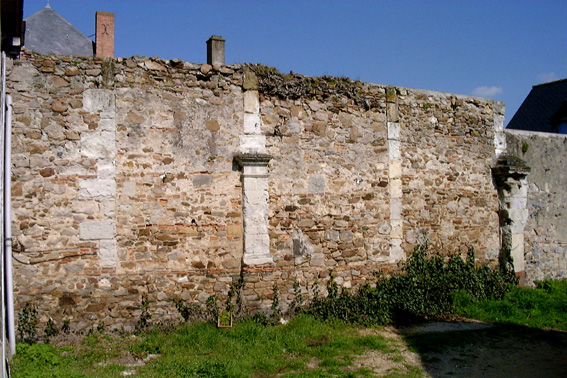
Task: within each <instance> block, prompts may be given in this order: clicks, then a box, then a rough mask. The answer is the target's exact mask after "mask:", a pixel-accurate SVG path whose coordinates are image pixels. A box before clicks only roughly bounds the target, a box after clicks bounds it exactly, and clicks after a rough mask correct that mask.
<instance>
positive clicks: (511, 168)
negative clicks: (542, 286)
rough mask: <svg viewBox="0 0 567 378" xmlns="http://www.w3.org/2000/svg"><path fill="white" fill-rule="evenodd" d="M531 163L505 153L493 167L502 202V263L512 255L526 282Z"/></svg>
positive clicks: (517, 269) (499, 197)
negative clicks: (528, 176) (525, 248)
mask: <svg viewBox="0 0 567 378" xmlns="http://www.w3.org/2000/svg"><path fill="white" fill-rule="evenodd" d="M529 172H530V167H528V166H526V162H525V161H523V160H521V159H518V158H516V157H513V156H506V155H504V156H501V157H500V158H499V159H498V163H497V164H496V166H495V167H493V168H492V174H493V176H494V181H495V182H496V185H497V189H498V199H499V202H500V210H499V217H500V263H501V264H506V263H508V262H509V261H510V258H511V259H512V263H513V266H514V272H516V275H517V276H519V277H520V283H521V284H523V283H524V278H525V269H524V228H525V226H526V221H527V220H528V215H529V214H528V209H527V203H528V198H527V196H528V180H527V175H528V174H529Z"/></svg>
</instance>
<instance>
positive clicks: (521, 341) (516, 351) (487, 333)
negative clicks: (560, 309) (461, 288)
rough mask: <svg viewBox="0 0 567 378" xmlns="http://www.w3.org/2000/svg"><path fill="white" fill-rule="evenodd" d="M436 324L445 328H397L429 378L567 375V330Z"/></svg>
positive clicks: (562, 377) (544, 377) (527, 377)
mask: <svg viewBox="0 0 567 378" xmlns="http://www.w3.org/2000/svg"><path fill="white" fill-rule="evenodd" d="M436 324H437V325H438V326H439V327H438V328H437V329H443V328H448V329H449V330H445V331H441V332H439V331H436V332H430V330H432V329H436V328H435V327H431V324H430V325H428V326H424V327H412V328H407V329H402V330H401V334H402V335H403V337H404V339H405V340H406V342H407V344H408V345H409V347H410V349H411V350H412V351H414V352H416V353H418V354H419V355H420V357H421V361H422V364H423V367H424V368H425V370H426V371H427V372H428V374H429V375H430V376H431V377H434V378H438V377H494V378H500V377H501V378H504V377H506V378H510V377H526V378H538V377H542V378H554V377H561V378H565V377H567V332H563V331H555V330H539V329H533V328H528V327H522V326H515V325H504V324H497V325H494V326H491V327H483V328H482V327H478V326H476V327H475V326H467V324H466V323H459V324H460V325H463V324H464V326H461V327H454V328H456V329H457V330H451V329H454V328H451V327H450V326H446V327H443V325H444V324H447V323H436ZM469 324H475V323H469ZM449 325H450V323H449ZM477 325H478V323H477ZM467 328H470V329H468V330H467Z"/></svg>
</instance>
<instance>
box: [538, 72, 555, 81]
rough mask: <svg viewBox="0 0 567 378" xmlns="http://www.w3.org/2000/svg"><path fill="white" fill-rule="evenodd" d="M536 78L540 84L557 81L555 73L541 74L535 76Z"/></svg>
mask: <svg viewBox="0 0 567 378" xmlns="http://www.w3.org/2000/svg"><path fill="white" fill-rule="evenodd" d="M537 78H538V80H539V81H540V83H549V82H550V81H555V80H559V78H558V77H557V75H556V74H555V72H550V73H542V74H539V75H537Z"/></svg>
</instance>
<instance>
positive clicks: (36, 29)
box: [25, 5, 94, 56]
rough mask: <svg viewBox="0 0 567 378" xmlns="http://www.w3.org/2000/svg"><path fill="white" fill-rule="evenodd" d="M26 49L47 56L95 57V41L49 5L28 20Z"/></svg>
mask: <svg viewBox="0 0 567 378" xmlns="http://www.w3.org/2000/svg"><path fill="white" fill-rule="evenodd" d="M25 47H26V48H27V49H28V50H31V51H36V52H38V53H41V54H46V55H47V54H61V55H74V56H93V55H94V53H93V51H94V50H93V41H91V40H90V39H89V38H88V37H87V36H86V35H84V34H83V33H81V32H80V31H79V30H78V29H77V28H76V27H74V26H73V25H71V24H70V23H69V22H68V21H67V20H65V19H64V18H63V17H61V15H59V13H57V12H55V11H54V10H53V8H51V7H50V6H49V5H47V6H46V7H45V8H43V9H41V10H40V11H38V12H36V13H34V14H32V15H31V16H29V17H28V18H26V35H25Z"/></svg>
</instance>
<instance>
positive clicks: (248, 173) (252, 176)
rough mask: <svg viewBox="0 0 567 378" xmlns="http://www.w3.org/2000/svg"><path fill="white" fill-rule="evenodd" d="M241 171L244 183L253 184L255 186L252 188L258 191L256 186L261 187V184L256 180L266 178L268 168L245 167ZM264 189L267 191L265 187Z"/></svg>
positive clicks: (262, 166) (257, 166)
mask: <svg viewBox="0 0 567 378" xmlns="http://www.w3.org/2000/svg"><path fill="white" fill-rule="evenodd" d="M242 171H243V172H242V173H243V174H244V180H245V183H246V182H249V183H252V182H254V183H255V184H254V185H256V186H254V189H259V187H258V185H262V183H260V182H259V181H257V178H260V177H267V175H268V166H266V165H245V166H244V169H243V170H242ZM246 179H249V180H248V181H246ZM266 183H267V180H266ZM250 185H251V184H250ZM266 189H267V187H266Z"/></svg>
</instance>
